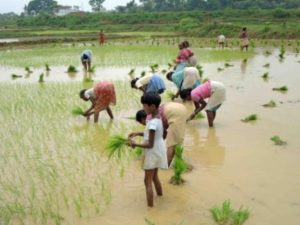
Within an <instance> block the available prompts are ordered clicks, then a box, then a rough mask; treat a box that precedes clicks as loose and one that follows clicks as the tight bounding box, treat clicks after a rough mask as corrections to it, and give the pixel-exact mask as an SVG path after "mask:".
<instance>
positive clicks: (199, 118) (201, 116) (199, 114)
mask: <svg viewBox="0 0 300 225" xmlns="http://www.w3.org/2000/svg"><path fill="white" fill-rule="evenodd" d="M203 118H205V116H204V115H203V114H202V113H201V112H200V113H198V114H197V115H196V116H195V118H194V119H195V120H201V119H203Z"/></svg>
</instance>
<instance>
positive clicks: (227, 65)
mask: <svg viewBox="0 0 300 225" xmlns="http://www.w3.org/2000/svg"><path fill="white" fill-rule="evenodd" d="M224 66H225V67H232V66H233V65H232V64H229V63H225V64H224Z"/></svg>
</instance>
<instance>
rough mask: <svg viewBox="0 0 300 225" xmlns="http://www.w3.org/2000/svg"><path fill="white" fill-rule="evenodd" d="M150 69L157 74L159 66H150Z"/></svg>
mask: <svg viewBox="0 0 300 225" xmlns="http://www.w3.org/2000/svg"><path fill="white" fill-rule="evenodd" d="M150 69H151V72H153V73H154V72H156V71H157V69H158V64H153V65H150Z"/></svg>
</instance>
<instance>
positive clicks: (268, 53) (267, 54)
mask: <svg viewBox="0 0 300 225" xmlns="http://www.w3.org/2000/svg"><path fill="white" fill-rule="evenodd" d="M264 54H265V55H266V56H269V55H272V53H271V52H270V51H268V50H267V51H265V52H264Z"/></svg>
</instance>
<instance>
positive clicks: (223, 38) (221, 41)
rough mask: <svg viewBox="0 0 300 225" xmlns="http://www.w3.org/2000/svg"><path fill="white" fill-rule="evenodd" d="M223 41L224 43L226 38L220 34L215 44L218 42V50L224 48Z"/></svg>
mask: <svg viewBox="0 0 300 225" xmlns="http://www.w3.org/2000/svg"><path fill="white" fill-rule="evenodd" d="M225 41H226V38H225V36H224V35H223V34H220V35H219V36H218V38H217V42H218V45H219V48H222V49H223V48H224V47H225Z"/></svg>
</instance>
